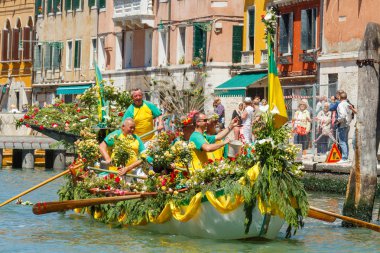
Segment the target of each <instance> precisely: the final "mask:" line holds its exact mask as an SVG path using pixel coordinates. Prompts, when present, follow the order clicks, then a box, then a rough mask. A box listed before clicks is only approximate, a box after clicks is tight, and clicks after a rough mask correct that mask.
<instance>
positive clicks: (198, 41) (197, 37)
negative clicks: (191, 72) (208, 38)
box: [193, 24, 202, 58]
mask: <svg viewBox="0 0 380 253" xmlns="http://www.w3.org/2000/svg"><path fill="white" fill-rule="evenodd" d="M193 28H194V33H193V58H195V57H201V56H200V55H199V50H200V49H201V48H202V30H201V29H200V28H199V27H198V26H197V25H196V24H194V26H193Z"/></svg>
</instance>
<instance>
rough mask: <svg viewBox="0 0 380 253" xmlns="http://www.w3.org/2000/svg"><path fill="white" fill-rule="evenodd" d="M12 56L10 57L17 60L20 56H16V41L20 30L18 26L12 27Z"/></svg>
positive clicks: (18, 39) (18, 40)
mask: <svg viewBox="0 0 380 253" xmlns="http://www.w3.org/2000/svg"><path fill="white" fill-rule="evenodd" d="M12 36H13V38H12V56H11V59H12V60H15V61H18V60H19V59H20V57H19V56H18V43H19V42H20V37H19V36H20V30H19V29H18V28H15V29H13V32H12Z"/></svg>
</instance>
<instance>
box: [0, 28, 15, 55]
mask: <svg viewBox="0 0 380 253" xmlns="http://www.w3.org/2000/svg"><path fill="white" fill-rule="evenodd" d="M11 35H12V33H11V25H10V23H9V21H8V24H7V26H6V28H5V29H4V30H3V31H2V34H1V38H2V41H1V52H2V53H1V60H2V61H9V60H10V52H11Z"/></svg>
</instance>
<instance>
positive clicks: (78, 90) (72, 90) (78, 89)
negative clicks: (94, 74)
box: [56, 84, 92, 95]
mask: <svg viewBox="0 0 380 253" xmlns="http://www.w3.org/2000/svg"><path fill="white" fill-rule="evenodd" d="M91 86H92V85H91V84H84V85H72V86H60V87H58V88H57V90H56V93H57V95H69V94H83V93H84V92H85V90H87V89H88V88H90V87H91Z"/></svg>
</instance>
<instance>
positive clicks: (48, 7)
mask: <svg viewBox="0 0 380 253" xmlns="http://www.w3.org/2000/svg"><path fill="white" fill-rule="evenodd" d="M51 1H52V0H47V5H46V7H47V13H53V12H54V10H53V8H52V6H51Z"/></svg>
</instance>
